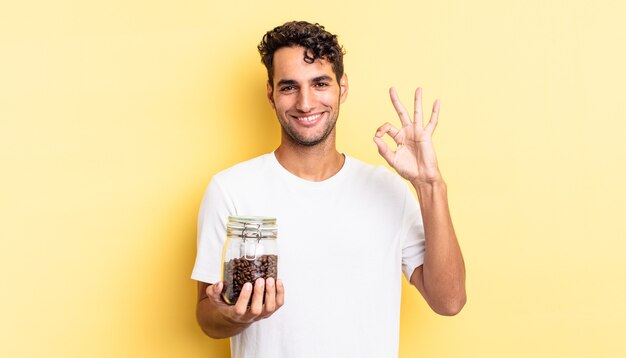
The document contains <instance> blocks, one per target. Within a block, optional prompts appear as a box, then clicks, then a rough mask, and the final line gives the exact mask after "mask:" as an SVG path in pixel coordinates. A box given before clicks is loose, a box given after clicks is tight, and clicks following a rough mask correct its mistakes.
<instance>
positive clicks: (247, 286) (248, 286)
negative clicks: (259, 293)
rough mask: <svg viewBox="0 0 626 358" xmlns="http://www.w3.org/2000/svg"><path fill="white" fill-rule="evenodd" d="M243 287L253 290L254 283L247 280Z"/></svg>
mask: <svg viewBox="0 0 626 358" xmlns="http://www.w3.org/2000/svg"><path fill="white" fill-rule="evenodd" d="M243 288H244V290H246V291H252V284H251V283H250V282H246V283H244V284H243Z"/></svg>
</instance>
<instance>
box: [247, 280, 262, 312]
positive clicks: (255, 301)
mask: <svg viewBox="0 0 626 358" xmlns="http://www.w3.org/2000/svg"><path fill="white" fill-rule="evenodd" d="M264 295H265V280H264V279H262V278H257V279H256V281H255V282H254V292H253V293H252V304H251V305H250V313H251V314H252V315H253V316H258V315H260V314H261V313H262V312H263V296H264Z"/></svg>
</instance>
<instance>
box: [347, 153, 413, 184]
mask: <svg viewBox="0 0 626 358" xmlns="http://www.w3.org/2000/svg"><path fill="white" fill-rule="evenodd" d="M346 157H347V158H348V160H349V161H350V175H351V176H352V177H353V180H359V181H361V180H364V181H367V182H368V183H369V184H378V185H385V186H391V187H404V186H406V184H405V183H404V180H403V179H402V178H401V177H400V176H399V175H397V174H396V173H392V172H391V171H390V170H389V169H387V168H386V167H385V166H383V165H372V164H369V163H366V162H364V161H361V160H359V159H356V158H353V157H349V156H346Z"/></svg>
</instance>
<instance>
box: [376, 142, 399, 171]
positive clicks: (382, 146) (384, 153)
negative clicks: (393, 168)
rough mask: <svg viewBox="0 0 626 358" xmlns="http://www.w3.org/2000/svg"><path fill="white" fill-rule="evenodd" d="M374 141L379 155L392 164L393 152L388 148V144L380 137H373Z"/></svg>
mask: <svg viewBox="0 0 626 358" xmlns="http://www.w3.org/2000/svg"><path fill="white" fill-rule="evenodd" d="M374 142H375V143H376V146H377V147H378V154H380V155H381V157H383V158H384V159H385V160H386V161H387V163H389V165H392V163H393V157H394V155H395V153H394V152H393V151H391V150H389V146H387V143H385V141H383V140H382V139H381V138H378V137H374Z"/></svg>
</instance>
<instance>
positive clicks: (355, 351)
mask: <svg viewBox="0 0 626 358" xmlns="http://www.w3.org/2000/svg"><path fill="white" fill-rule="evenodd" d="M231 215H238V216H266V217H275V218H276V219H277V225H278V239H277V243H278V248H279V249H278V250H279V260H278V277H279V278H280V279H281V280H282V281H283V283H284V287H285V304H284V305H283V307H281V308H280V309H279V310H278V311H276V312H275V313H274V314H273V315H272V316H271V317H269V318H267V319H264V320H261V321H258V322H255V323H253V324H252V325H251V326H250V327H248V328H247V329H245V330H244V331H243V332H242V333H240V334H238V335H236V336H234V337H232V338H231V352H232V356H233V357H236V358H240V357H241V358H243V357H245V358H249V357H259V358H266V357H267V358H304V357H313V358H320V357H324V358H332V357H341V358H349V357H359V358H363V357H373V358H380V357H397V356H398V343H399V327H400V325H399V322H400V297H401V275H400V272H401V271H403V272H404V274H405V276H406V277H407V278H410V276H411V274H412V273H413V270H414V269H415V268H416V267H418V266H420V265H421V264H422V263H423V261H424V251H425V247H424V234H423V225H422V217H421V213H420V210H419V205H418V203H417V201H416V200H415V198H414V197H413V195H412V193H411V191H410V190H409V188H408V186H407V185H406V183H405V182H404V181H403V180H402V179H401V178H400V177H398V176H397V175H395V174H392V173H390V172H389V171H388V170H387V169H385V168H384V167H374V166H371V165H369V164H365V163H363V162H361V161H358V160H356V159H354V158H351V157H349V156H346V160H345V164H344V166H343V167H342V168H341V170H340V171H339V172H338V173H337V174H335V175H334V176H333V177H331V178H329V179H327V180H324V181H322V182H311V181H307V180H304V179H301V178H299V177H297V176H295V175H293V174H291V173H290V172H288V171H287V170H286V169H285V168H283V167H282V166H281V165H280V163H279V162H278V160H277V159H276V157H275V155H274V153H269V154H265V155H262V156H260V157H257V158H254V159H251V160H248V161H246V162H243V163H240V164H237V165H235V166H233V167H231V168H229V169H227V170H224V171H222V172H220V173H218V174H216V175H215V176H214V177H213V179H212V180H211V183H210V184H209V186H208V188H207V190H206V192H205V195H204V198H203V200H202V205H201V207H200V213H199V218H198V252H197V257H196V263H195V267H194V270H193V273H192V276H191V277H192V278H193V279H195V280H198V281H202V282H207V283H215V282H217V281H219V280H221V277H220V274H221V268H222V257H221V255H222V247H223V245H224V242H225V239H226V230H225V228H226V222H227V219H228V216H231Z"/></svg>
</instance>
